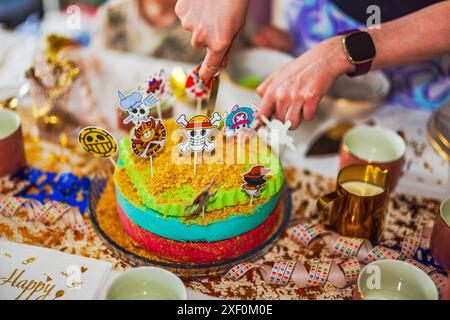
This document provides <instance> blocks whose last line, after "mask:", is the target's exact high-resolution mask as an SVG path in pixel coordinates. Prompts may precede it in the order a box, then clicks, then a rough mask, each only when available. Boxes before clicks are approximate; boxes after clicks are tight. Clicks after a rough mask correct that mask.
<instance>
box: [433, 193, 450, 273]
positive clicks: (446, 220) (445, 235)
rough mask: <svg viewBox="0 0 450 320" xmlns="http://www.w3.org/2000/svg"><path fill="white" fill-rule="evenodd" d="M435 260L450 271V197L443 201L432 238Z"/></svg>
mask: <svg viewBox="0 0 450 320" xmlns="http://www.w3.org/2000/svg"><path fill="white" fill-rule="evenodd" d="M430 249H431V253H432V254H433V258H435V259H436V260H437V262H439V264H441V265H442V266H443V267H444V268H445V269H447V270H449V269H450V197H449V198H447V199H446V200H444V201H442V203H441V207H440V210H439V215H438V216H437V217H436V221H435V223H434V227H433V231H432V233H431V238H430Z"/></svg>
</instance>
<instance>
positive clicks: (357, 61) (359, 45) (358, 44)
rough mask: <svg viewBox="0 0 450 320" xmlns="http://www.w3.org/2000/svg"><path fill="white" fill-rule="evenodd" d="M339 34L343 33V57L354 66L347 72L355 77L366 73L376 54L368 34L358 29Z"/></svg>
mask: <svg viewBox="0 0 450 320" xmlns="http://www.w3.org/2000/svg"><path fill="white" fill-rule="evenodd" d="M339 34H341V35H344V38H343V39H342V47H343V48H344V53H345V57H346V58H347V60H348V62H350V63H351V64H353V65H354V66H355V71H354V72H351V73H347V74H348V75H349V76H350V77H355V76H360V75H363V74H366V73H368V72H369V71H370V68H371V66H372V61H373V60H374V59H375V56H376V49H375V44H374V42H373V40H372V37H371V36H370V34H369V33H367V32H365V31H361V30H358V29H352V30H347V31H344V32H341V33H339Z"/></svg>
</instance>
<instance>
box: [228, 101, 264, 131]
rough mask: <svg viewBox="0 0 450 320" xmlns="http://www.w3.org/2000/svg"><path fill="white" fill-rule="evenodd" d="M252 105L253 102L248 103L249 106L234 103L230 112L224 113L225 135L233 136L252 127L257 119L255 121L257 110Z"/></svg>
mask: <svg viewBox="0 0 450 320" xmlns="http://www.w3.org/2000/svg"><path fill="white" fill-rule="evenodd" d="M254 106H255V105H254V104H250V106H249V107H240V106H238V105H234V106H233V108H232V109H231V112H230V113H229V114H225V115H224V117H226V119H225V127H224V128H223V133H224V134H225V135H226V136H235V135H240V134H242V133H244V132H245V131H247V130H250V129H254V128H255V127H256V125H257V121H255V116H256V114H257V111H256V110H255V109H254Z"/></svg>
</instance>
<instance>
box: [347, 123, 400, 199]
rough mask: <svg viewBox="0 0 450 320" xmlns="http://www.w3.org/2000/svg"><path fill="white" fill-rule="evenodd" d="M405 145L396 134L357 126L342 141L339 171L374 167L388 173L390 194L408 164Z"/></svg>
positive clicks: (380, 128) (388, 130)
mask: <svg viewBox="0 0 450 320" xmlns="http://www.w3.org/2000/svg"><path fill="white" fill-rule="evenodd" d="M405 153H406V143H405V141H404V140H403V138H402V137H401V136H400V135H399V134H397V133H396V132H395V131H392V130H390V129H387V128H384V127H380V126H368V125H358V126H356V127H354V128H352V129H350V130H349V131H347V132H346V133H345V135H344V137H343V139H342V145H341V151H340V164H339V168H340V169H342V168H345V167H347V166H350V165H354V164H360V165H368V164H371V165H373V166H375V167H378V168H381V169H383V170H388V182H389V190H390V192H392V191H394V190H395V188H396V187H397V184H398V181H399V179H400V176H401V175H402V170H403V165H404V163H405Z"/></svg>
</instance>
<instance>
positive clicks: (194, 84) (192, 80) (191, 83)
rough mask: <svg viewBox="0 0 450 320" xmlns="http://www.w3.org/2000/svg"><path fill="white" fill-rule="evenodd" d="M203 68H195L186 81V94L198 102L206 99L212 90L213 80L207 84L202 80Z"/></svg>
mask: <svg viewBox="0 0 450 320" xmlns="http://www.w3.org/2000/svg"><path fill="white" fill-rule="evenodd" d="M201 66H202V65H201V64H200V65H199V66H198V67H197V68H195V69H194V70H193V71H192V72H191V73H190V74H189V76H188V77H187V79H186V94H187V95H188V96H190V97H192V98H193V99H197V100H203V99H206V97H207V95H208V93H209V91H210V90H211V80H209V81H208V82H205V81H203V80H202V79H201V78H200V67H201Z"/></svg>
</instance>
